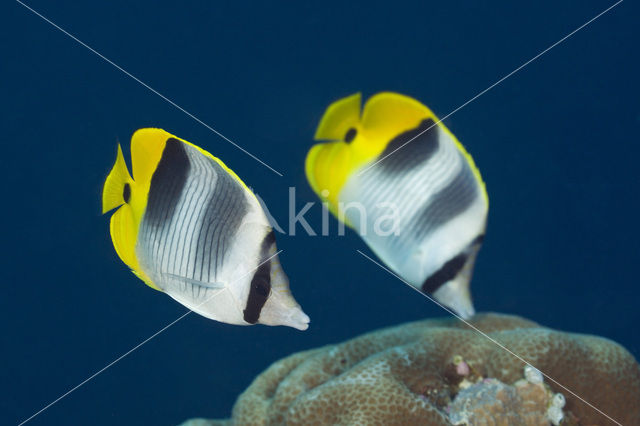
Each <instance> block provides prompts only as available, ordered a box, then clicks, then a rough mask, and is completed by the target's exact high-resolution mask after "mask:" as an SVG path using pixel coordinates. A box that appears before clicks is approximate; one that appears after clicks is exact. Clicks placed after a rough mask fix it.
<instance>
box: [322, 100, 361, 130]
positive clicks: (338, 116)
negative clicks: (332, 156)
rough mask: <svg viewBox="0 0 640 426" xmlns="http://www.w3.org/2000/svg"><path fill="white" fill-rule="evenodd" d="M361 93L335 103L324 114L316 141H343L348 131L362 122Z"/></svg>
mask: <svg viewBox="0 0 640 426" xmlns="http://www.w3.org/2000/svg"><path fill="white" fill-rule="evenodd" d="M360 98H361V96H360V93H356V94H353V95H351V96H347V97H346V98H342V99H340V100H338V101H335V102H334V103H332V104H331V105H329V107H328V108H327V110H326V111H325V112H324V115H323V116H322V119H321V120H320V124H318V128H317V129H316V134H315V136H314V139H315V140H334V141H336V140H343V139H344V136H345V134H346V133H347V131H348V130H349V129H350V128H352V127H354V128H355V127H357V125H358V122H359V121H360V103H361V100H360Z"/></svg>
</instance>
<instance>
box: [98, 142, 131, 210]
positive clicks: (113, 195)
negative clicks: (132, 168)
mask: <svg viewBox="0 0 640 426" xmlns="http://www.w3.org/2000/svg"><path fill="white" fill-rule="evenodd" d="M132 182H133V179H131V175H130V174H129V170H128V169H127V163H125V161H124V155H122V148H121V147H120V144H118V154H117V156H116V163H115V164H114V165H113V168H112V169H111V171H110V172H109V175H108V176H107V180H106V181H105V182H104V188H103V189H102V213H103V214H104V213H106V212H108V211H109V210H113V209H115V208H116V207H119V206H121V205H123V204H124V203H126V202H127V200H125V196H126V195H127V193H128V194H129V195H130V194H131V183H132ZM127 185H128V188H129V190H128V191H127V189H126V188H125V186H127Z"/></svg>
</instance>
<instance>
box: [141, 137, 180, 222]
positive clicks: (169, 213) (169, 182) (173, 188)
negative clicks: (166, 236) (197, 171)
mask: <svg viewBox="0 0 640 426" xmlns="http://www.w3.org/2000/svg"><path fill="white" fill-rule="evenodd" d="M189 167H190V164H189V158H188V157H187V153H186V152H185V150H184V147H183V146H182V142H180V141H179V140H177V139H174V138H169V139H168V140H167V142H166V144H165V147H164V151H163V152H162V157H161V158H160V162H159V163H158V166H157V167H156V170H155V172H154V173H153V176H152V178H151V185H150V187H149V197H148V199H147V208H146V210H145V221H148V222H149V225H152V226H163V225H165V224H166V223H167V222H169V221H170V220H171V218H172V217H173V213H174V212H175V209H176V206H177V205H178V200H179V199H180V194H181V193H182V189H183V188H184V186H185V183H186V181H187V175H188V174H189Z"/></svg>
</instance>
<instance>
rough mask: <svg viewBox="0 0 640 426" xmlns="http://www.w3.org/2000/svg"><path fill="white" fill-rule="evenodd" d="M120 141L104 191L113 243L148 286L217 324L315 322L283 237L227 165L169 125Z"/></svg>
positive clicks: (299, 324)
mask: <svg viewBox="0 0 640 426" xmlns="http://www.w3.org/2000/svg"><path fill="white" fill-rule="evenodd" d="M131 164H132V170H133V177H131V175H130V174H129V171H128V169H127V165H126V163H125V160H124V156H123V155H122V149H121V148H120V145H118V152H117V157H116V162H115V165H114V166H113V169H112V170H111V172H110V173H109V175H108V176H107V179H106V182H105V184H104V189H103V193H102V211H103V213H106V212H108V211H110V210H112V209H115V208H117V210H116V211H115V212H114V213H113V215H112V216H111V225H110V232H111V239H112V241H113V245H114V247H115V250H116V252H117V254H118V256H119V257H120V259H122V261H123V262H124V263H125V264H126V265H127V266H128V267H129V268H130V269H131V270H132V271H133V273H134V274H136V275H137V276H138V277H139V278H140V279H141V280H142V281H144V282H145V283H146V284H147V285H148V286H150V287H152V288H154V289H156V290H160V291H163V292H165V293H167V294H168V295H169V296H171V297H172V298H173V299H175V300H177V301H178V302H180V303H181V304H183V305H184V306H186V307H187V308H189V309H190V310H192V311H194V312H197V313H198V314H200V315H203V316H205V317H207V318H211V319H214V320H217V321H221V322H225V323H229V324H239V325H249V324H256V323H260V324H266V325H286V326H290V327H294V328H297V329H299V330H305V329H307V327H308V322H309V317H308V316H307V315H306V314H305V313H304V312H303V311H302V310H301V308H300V305H299V304H298V303H297V302H296V301H295V300H294V298H293V297H292V295H291V292H290V290H289V281H288V278H287V276H286V275H285V273H284V271H283V270H282V267H281V266H280V262H279V260H278V255H277V249H276V244H275V235H274V232H273V230H272V228H271V226H270V225H269V222H268V220H267V217H266V215H265V213H264V211H263V209H262V207H261V206H260V203H259V202H258V199H257V198H256V196H255V195H254V194H253V192H252V191H251V190H250V189H249V188H247V186H246V185H245V184H244V183H243V182H242V180H240V178H239V177H238V176H237V175H236V174H235V173H234V172H233V171H231V170H230V169H229V168H228V167H227V166H226V165H225V164H224V163H223V162H222V161H221V160H219V159H218V158H216V157H214V156H213V155H211V154H210V153H208V152H207V151H205V150H203V149H202V148H199V147H197V146H195V145H193V144H191V143H189V142H187V141H185V140H182V139H180V138H178V137H176V136H173V135H171V134H169V133H167V132H165V131H164V130H161V129H151V128H149V129H140V130H138V131H136V132H135V133H134V134H133V137H132V138H131Z"/></svg>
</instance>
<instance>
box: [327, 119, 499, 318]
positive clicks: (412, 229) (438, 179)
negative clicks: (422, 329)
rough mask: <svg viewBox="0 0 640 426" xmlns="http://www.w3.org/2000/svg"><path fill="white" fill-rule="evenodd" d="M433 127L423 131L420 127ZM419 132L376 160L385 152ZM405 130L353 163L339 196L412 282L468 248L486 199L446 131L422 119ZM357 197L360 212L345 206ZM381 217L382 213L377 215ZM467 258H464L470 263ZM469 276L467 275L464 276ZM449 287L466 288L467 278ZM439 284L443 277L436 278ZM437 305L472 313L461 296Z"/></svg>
mask: <svg viewBox="0 0 640 426" xmlns="http://www.w3.org/2000/svg"><path fill="white" fill-rule="evenodd" d="M429 126H433V127H432V128H431V129H430V130H426V129H427V128H428V127H429ZM423 130H426V132H424V133H422V134H421V135H420V136H417V137H416V138H415V139H414V140H412V141H411V142H409V143H408V144H407V145H405V146H404V147H402V148H401V149H399V150H397V151H396V152H395V153H393V154H391V155H390V156H389V157H388V158H386V159H384V160H383V161H380V162H379V163H377V164H376V161H378V160H379V159H382V158H383V157H384V156H385V155H386V154H387V153H390V152H392V151H393V150H394V149H395V148H397V147H399V146H401V145H402V144H403V143H404V142H406V141H407V140H409V139H410V138H411V137H413V136H415V135H417V134H418V133H420V132H422V131H423ZM408 133H409V134H410V136H405V137H402V138H399V140H398V141H397V142H396V143H392V144H390V145H389V147H388V148H387V150H385V152H383V154H381V155H380V156H379V157H378V158H376V160H375V161H372V162H369V163H366V164H365V165H363V166H362V167H361V168H359V169H356V170H355V171H354V172H353V173H352V174H351V175H350V176H349V178H348V179H347V182H346V184H345V185H344V187H343V188H342V190H341V191H340V194H339V200H340V203H341V204H342V206H344V207H347V208H346V209H344V214H345V217H346V219H347V221H348V223H349V224H350V225H351V226H352V227H353V228H354V229H355V230H356V231H358V232H360V235H361V237H362V238H363V240H364V241H365V242H366V243H367V245H368V246H369V247H370V248H371V249H372V250H373V251H374V252H375V253H376V255H377V256H378V257H379V258H380V259H382V260H384V262H385V263H386V264H387V266H389V268H390V269H392V270H393V271H394V272H396V273H397V274H398V275H400V276H401V277H402V278H403V279H404V280H406V281H407V282H408V283H410V284H411V285H413V286H414V287H417V288H420V289H422V288H423V285H424V283H425V281H426V280H427V279H428V278H429V277H431V276H433V275H434V274H435V273H437V272H438V271H439V270H440V269H441V268H442V267H443V265H445V264H446V263H447V262H448V261H450V260H451V259H453V258H455V257H456V256H458V255H459V254H460V253H465V252H469V254H471V253H472V252H473V253H474V255H473V259H475V252H477V249H473V246H474V245H475V244H476V242H477V238H478V237H479V236H481V235H483V234H484V229H485V225H486V217H487V209H488V203H487V200H486V197H484V194H483V192H482V188H481V187H480V185H479V183H478V181H477V178H476V176H475V175H474V171H473V170H472V168H471V166H470V165H469V163H468V161H467V159H466V158H465V155H464V154H463V153H462V152H461V151H460V150H459V148H458V146H457V145H456V143H454V141H453V139H452V135H451V134H450V133H449V132H447V131H445V130H443V129H442V128H441V127H439V126H437V125H434V122H433V121H432V120H426V121H425V122H424V123H423V124H422V125H421V126H419V127H418V128H417V129H416V130H415V131H411V132H408ZM354 202H355V203H360V204H361V205H362V207H363V208H364V211H365V212H366V215H361V212H360V211H359V210H357V209H356V208H348V206H349V205H354V204H353V203H354ZM383 218H386V219H385V220H383ZM472 265H473V260H471V266H472ZM468 278H470V274H469V277H468ZM463 281H465V282H453V283H451V284H450V285H456V286H462V287H464V288H463V289H462V290H464V291H466V292H467V293H468V289H467V287H468V279H467V280H463ZM441 284H443V285H444V284H446V283H441ZM438 290H441V291H440V294H442V295H443V299H444V300H441V302H442V303H444V304H445V305H447V306H449V307H451V308H453V309H454V310H455V311H457V312H458V313H460V314H461V315H462V316H464V317H469V316H471V315H472V314H473V313H474V310H473V306H472V305H471V303H470V299H469V298H468V301H463V300H458V301H452V300H448V299H449V298H447V297H446V296H445V294H446V290H444V292H443V291H442V290H443V289H442V288H440V289H439V288H436V289H433V290H428V291H426V292H428V293H431V292H433V293H434V295H435V296H436V298H438Z"/></svg>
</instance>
